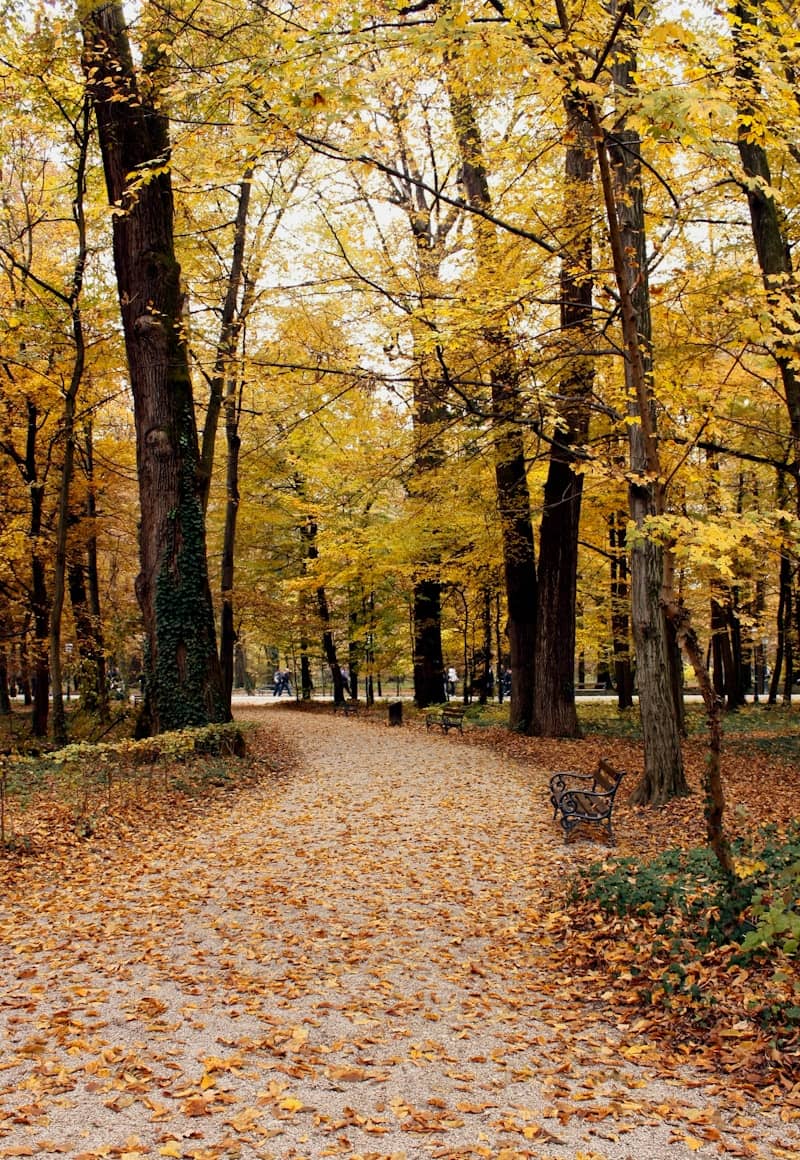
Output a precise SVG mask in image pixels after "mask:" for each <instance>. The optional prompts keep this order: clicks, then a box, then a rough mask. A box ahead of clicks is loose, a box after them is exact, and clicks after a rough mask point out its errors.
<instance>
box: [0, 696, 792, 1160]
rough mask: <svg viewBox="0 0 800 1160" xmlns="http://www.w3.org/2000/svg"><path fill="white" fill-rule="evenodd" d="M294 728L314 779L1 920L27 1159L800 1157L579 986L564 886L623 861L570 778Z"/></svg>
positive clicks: (403, 734) (243, 793) (288, 716)
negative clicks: (557, 974)
mask: <svg viewBox="0 0 800 1160" xmlns="http://www.w3.org/2000/svg"><path fill="white" fill-rule="evenodd" d="M267 714H268V725H269V730H270V731H271V732H272V731H274V732H275V733H277V735H278V736H279V737H283V738H284V739H285V741H284V742H283V744H286V745H290V746H292V747H294V748H295V749H296V750H297V753H298V763H297V767H296V769H294V770H293V771H292V772H291V773H290V774H289V775H287V776H285V777H283V778H281V779H280V780H278V781H274V780H273V781H264V782H262V783H260V784H258V785H257V786H254V787H249V788H245V789H242V790H239V791H235V792H233V793H231V794H230V796H229V797H228V798H226V799H225V800H224V803H223V805H222V806H215V807H214V808H213V809H211V810H208V811H205V812H203V811H197V813H196V814H195V816H193V817H192V819H191V826H190V827H188V828H187V826H186V824H185V823H184V822H183V821H182V820H181V819H179V818H176V819H175V822H174V826H173V827H172V828H161V829H156V830H155V831H153V830H149V829H145V828H143V829H142V831H141V832H136V833H133V834H132V835H131V836H130V838H129V840H128V843H127V844H126V845H124V846H118V847H113V846H107V845H105V846H104V845H101V844H99V843H98V844H97V845H96V846H92V844H91V843H88V844H87V846H86V851H85V857H84V858H83V859H82V860H81V862H80V863H77V862H74V861H73V863H70V864H69V865H66V866H55V867H54V866H50V867H48V866H44V865H42V864H39V863H35V864H31V865H29V866H26V867H24V868H23V870H21V871H20V878H19V881H18V882H17V883H16V884H15V890H14V891H13V892H12V895H13V896H10V897H8V898H6V899H4V900H2V902H0V956H2V957H1V959H0V961H2V964H3V974H2V980H3V981H2V992H0V1158H2V1157H10V1156H29V1155H44V1156H71V1157H84V1158H86V1160H89V1158H94V1157H120V1158H122V1160H136V1158H137V1157H141V1156H172V1157H187V1158H188V1157H193V1158H197V1160H207V1158H208V1160H212V1158H216V1157H242V1158H250V1157H262V1158H264V1160H267V1158H275V1160H295V1158H301V1157H302V1158H308V1160H322V1158H323V1157H351V1158H358V1157H361V1158H363V1160H368V1158H370V1160H388V1158H392V1160H396V1158H400V1157H404V1158H406V1160H416V1158H420V1160H422V1158H428V1157H438V1158H442V1157H443V1158H451V1157H452V1158H456V1157H469V1158H473V1157H474V1158H484V1160H517V1158H520V1157H537V1158H542V1160H546V1158H550V1157H559V1158H562V1160H591V1158H594V1157H607V1158H609V1160H627V1158H637V1160H640V1158H645V1160H667V1158H669V1160H681V1158H683V1157H686V1156H690V1155H700V1156H709V1155H720V1154H723V1155H731V1156H752V1157H764V1158H769V1157H800V1133H799V1132H798V1126H797V1121H796V1120H795V1121H791V1120H789V1119H788V1117H787V1118H786V1119H785V1120H784V1119H782V1118H781V1117H780V1115H779V1113H778V1112H777V1111H776V1112H774V1113H769V1112H767V1111H765V1110H763V1109H761V1108H759V1107H757V1106H754V1105H751V1104H749V1103H748V1102H747V1101H746V1099H745V1098H744V1097H743V1096H741V1095H739V1094H737V1093H736V1092H734V1091H728V1090H727V1089H726V1085H725V1083H724V1081H723V1080H721V1079H720V1078H719V1077H715V1076H713V1075H710V1074H708V1073H707V1072H704V1071H699V1070H694V1068H693V1066H692V1061H691V1059H683V1060H680V1061H676V1059H675V1056H674V1054H669V1053H668V1052H667V1051H666V1050H662V1047H661V1045H659V1044H657V1043H653V1042H649V1041H647V1040H639V1039H638V1038H637V1036H636V1034H635V1027H629V1026H626V1025H624V1024H619V1023H616V1024H614V1025H611V1024H609V1023H608V1022H607V1021H605V1019H604V1005H603V1001H602V995H601V994H597V995H588V996H585V1002H581V1001H580V999H579V998H576V996H575V995H574V994H572V993H570V992H569V991H568V990H565V989H564V988H563V987H561V986H558V985H556V983H555V980H554V977H553V974H552V971H551V970H550V968H549V963H548V943H549V935H548V914H547V913H546V912H545V911H544V909H543V905H542V896H543V890H544V889H545V888H547V887H552V885H553V884H554V883H557V882H558V881H559V879H562V878H565V877H566V875H567V874H568V873H569V871H570V869H571V867H572V866H573V865H574V864H575V861H576V859H581V858H583V859H587V860H588V859H589V858H594V857H596V855H597V848H596V846H592V844H591V843H590V844H588V845H587V847H586V849H585V850H584V849H582V848H581V847H580V844H575V845H573V846H571V847H570V848H569V849H567V848H566V847H565V846H564V845H563V842H562V840H561V837H560V834H559V832H558V831H557V830H556V829H555V828H554V827H553V825H552V823H551V820H550V813H549V811H548V809H547V808H546V801H545V794H544V786H545V784H546V776H547V774H546V772H545V771H536V770H531V769H530V767H527V766H524V767H523V766H516V765H514V764H513V763H510V762H508V761H501V760H500V759H499V758H498V757H496V756H495V755H493V754H492V753H491V752H490V751H487V750H483V749H478V748H473V747H466V746H463V745H462V744H460V742H459V740H458V738H457V737H452V736H450V737H441V736H438V735H437V736H427V735H425V734H424V733H422V732H421V731H418V730H415V729H412V728H408V727H404V728H402V729H390V728H388V727H384V726H383V725H379V724H376V723H374V722H365V721H361V720H357V719H356V720H354V719H342V718H336V717H334V716H333V715H332V714H327V715H325V714H302V713H295V712H287V711H285V710H282V711H280V712H274V711H272V710H269V711H267V710H261V719H262V720H267ZM241 715H242V716H244V715H246V713H245V712H242V713H241ZM250 715H252V716H254V717H258V715H259V710H258V709H254V710H251V711H250ZM256 744H257V743H256ZM532 786H533V792H532Z"/></svg>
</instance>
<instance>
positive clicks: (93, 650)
mask: <svg viewBox="0 0 800 1160" xmlns="http://www.w3.org/2000/svg"><path fill="white" fill-rule="evenodd" d="M83 450H84V456H85V471H86V480H87V484H88V490H87V495H86V517H87V519H88V521H89V525H90V531H89V535H88V536H87V537H86V579H87V582H88V596H89V601H88V608H89V615H90V617H91V625H90V631H89V633H87V634H86V636H85V638H84V640H85V641H86V642H88V641H91V647H90V648H88V647H87V655H88V656H90V658H91V661H92V664H93V666H94V674H93V675H94V680H95V685H96V690H97V693H96V696H97V711H98V713H99V715H100V720H101V721H105V720H107V718H108V686H107V683H106V652H105V646H104V643H103V618H102V614H101V608H100V574H99V571H98V567H97V501H96V499H95V492H94V443H93V432H92V425H91V422H90V423H87V425H86V428H85V432H84V445H83ZM73 608H74V605H73Z"/></svg>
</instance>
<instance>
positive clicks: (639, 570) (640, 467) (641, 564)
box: [591, 2, 689, 805]
mask: <svg viewBox="0 0 800 1160" xmlns="http://www.w3.org/2000/svg"><path fill="white" fill-rule="evenodd" d="M625 8H626V9H627V10H628V12H631V9H632V6H631V5H630V4H628V3H627V2H626V3H625ZM635 68H636V60H635V54H634V53H633V52H632V51H631V50H630V49H629V47H628V46H627V45H626V46H625V50H624V55H621V56H620V58H619V59H618V61H617V63H616V64H615V65H614V78H615V83H616V85H617V87H618V89H619V91H620V92H627V91H629V90H630V87H631V85H632V83H633V77H634V73H635ZM591 116H592V120H593V125H594V130H595V139H596V143H597V157H598V166H599V170H600V176H601V183H602V188H603V199H604V204H605V209H606V220H607V223H608V230H609V240H610V243H611V252H612V258H613V263H614V277H615V282H616V286H617V291H618V293H619V297H620V317H621V321H622V334H623V343H624V349H625V383H626V387H627V390H628V395H629V398H630V400H631V402H630V416H631V419H632V420H633V421H632V422H631V423H630V424H629V428H628V431H629V435H628V438H629V458H630V475H631V480H630V484H629V502H630V511H631V517H632V519H633V521H634V523H635V525H636V528H637V530H638V531H640V532H641V534H637V536H636V538H635V540H634V542H633V544H632V545H631V546H630V548H631V620H632V627H633V638H634V642H635V645H636V680H637V685H638V690H639V709H640V713H641V719H642V734H643V740H644V764H645V767H644V775H643V777H642V780H641V782H640V783H639V785H638V786H637V788H636V790H635V791H634V794H633V800H634V801H635V802H637V803H638V804H645V803H647V804H651V805H662V804H663V803H664V802H666V801H668V800H669V799H670V798H672V797H675V796H678V795H681V794H686V793H688V792H689V789H688V785H687V783H686V776H685V774H684V769H683V755H682V753H681V743H680V732H679V727H678V721H677V719H676V704H675V698H674V654H673V652H672V649H671V644H670V634H669V632H668V629H667V620H666V615H665V613H664V605H671V604H672V603H673V599H672V593H671V591H669V590H668V588H667V584H666V580H667V573H666V572H665V561H664V549H663V548H662V546H661V544H659V543H657V542H656V540H654V539H653V538H652V537H651V536H648V535H647V534H645V532H644V530H643V529H644V525H645V522H646V520H647V519H648V517H649V516H652V515H657V514H661V513H662V512H663V510H664V496H663V487H662V484H661V483H660V482H659V481H660V480H661V479H662V478H663V473H662V471H661V464H660V461H659V454H658V442H657V433H656V418H655V407H654V402H653V397H652V359H651V324H650V292H649V286H648V281H647V255H646V245H645V227H644V204H643V194H642V182H641V160H640V142H639V137H638V134H637V133H636V132H635V131H632V130H629V129H627V128H626V127H625V123H624V118H623V120H622V122H621V123H620V124H619V125H617V126H616V127H615V131H614V138H613V140H608V139H607V138H606V135H605V133H604V130H603V127H602V125H601V122H600V117H599V114H598V113H597V110H596V109H595V108H594V107H593V106H592V113H591Z"/></svg>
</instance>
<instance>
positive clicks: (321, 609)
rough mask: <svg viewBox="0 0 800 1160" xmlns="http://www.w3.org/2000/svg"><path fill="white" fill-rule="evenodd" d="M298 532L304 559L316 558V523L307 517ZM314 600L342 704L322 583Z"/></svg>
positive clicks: (324, 648) (336, 698) (335, 697)
mask: <svg viewBox="0 0 800 1160" xmlns="http://www.w3.org/2000/svg"><path fill="white" fill-rule="evenodd" d="M298 487H299V488H301V489H302V481H298ZM300 534H301V536H302V537H303V539H304V540H305V542H306V559H307V560H316V559H317V558H318V557H319V552H318V551H317V545H316V538H317V525H316V523H315V522H314V521H313V520H312V519H308V520H307V521H306V523H305V524H304V525H303V527H302V528H301V529H300ZM316 600H317V613H318V615H319V619H320V623H321V625H322V651H323V653H324V655H325V659H326V661H327V662H328V667H329V668H330V670H331V679H332V681H333V703H334V704H335V705H342V704H344V682H343V680H342V670H341V666H340V665H339V659H338V657H337V655H336V642H335V641H334V639H333V633H332V631H331V628H330V623H331V614H330V608H329V606H328V597H327V595H326V593H325V589H324V587H323V586H322V585H319V586H318V587H317V590H316Z"/></svg>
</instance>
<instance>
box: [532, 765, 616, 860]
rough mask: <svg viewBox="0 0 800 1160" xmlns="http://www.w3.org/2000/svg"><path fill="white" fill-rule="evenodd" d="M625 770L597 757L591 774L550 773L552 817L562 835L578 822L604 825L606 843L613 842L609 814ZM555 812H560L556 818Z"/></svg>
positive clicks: (569, 832) (567, 834) (570, 831)
mask: <svg viewBox="0 0 800 1160" xmlns="http://www.w3.org/2000/svg"><path fill="white" fill-rule="evenodd" d="M624 776H625V771H624V770H620V769H615V768H614V766H613V765H612V764H611V763H610V762H609V761H606V760H605V758H603V757H601V758H600V760H599V762H598V763H597V769H596V770H595V772H594V773H573V772H572V770H568V771H566V770H565V771H562V772H560V773H554V774H553V776H552V777H551V778H550V801H551V802H552V805H553V818H554V819H555V818H558V820H559V821H560V823H561V828H562V829H563V831H564V837H565V838H568V837H569V835H570V834H571V833H572V831H573V830H574V829H576V828H577V827H578V826H581V825H599V826H605V828H606V831H607V833H608V840H609V842H613V841H614V831H613V830H612V828H611V815H612V813H613V810H614V798H615V797H616V794H617V790H618V789H619V784H620V782H621V781H622V779H623V777H624ZM559 814H560V815H561V816H560V817H559Z"/></svg>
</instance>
